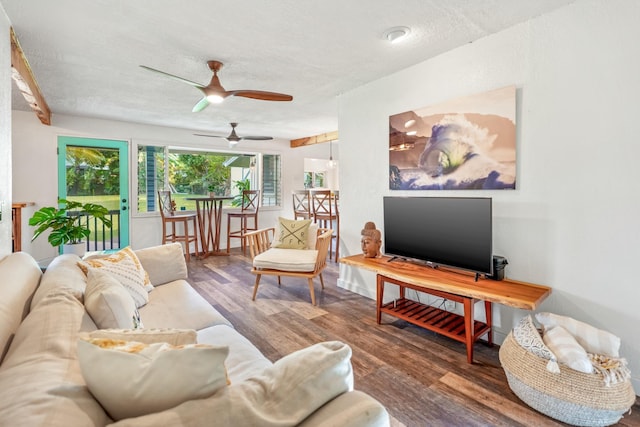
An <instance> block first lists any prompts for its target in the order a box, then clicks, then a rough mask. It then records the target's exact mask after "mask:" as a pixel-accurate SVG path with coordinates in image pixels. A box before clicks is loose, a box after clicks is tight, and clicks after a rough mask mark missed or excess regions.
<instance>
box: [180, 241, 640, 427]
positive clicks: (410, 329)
mask: <svg viewBox="0 0 640 427" xmlns="http://www.w3.org/2000/svg"><path fill="white" fill-rule="evenodd" d="M188 265H189V279H190V282H191V283H192V284H193V286H194V287H195V289H196V290H197V291H198V292H199V293H200V294H201V295H203V296H204V297H205V298H206V299H207V300H208V301H209V302H210V303H211V304H212V305H213V306H214V307H215V308H216V309H217V310H218V311H220V312H221V313H222V314H223V315H224V316H225V317H227V319H229V321H230V322H231V323H232V324H233V325H234V326H235V328H236V329H237V330H238V331H239V332H240V333H242V334H243V335H244V336H246V337H247V338H248V339H249V340H250V341H251V342H253V343H254V344H255V345H256V346H257V347H258V348H259V349H260V350H261V351H262V353H263V354H264V355H265V356H266V357H267V358H268V359H270V360H272V361H275V360H277V359H279V358H281V357H282V356H284V355H287V354H289V353H291V352H293V351H296V350H299V349H301V348H304V347H306V346H309V345H311V344H314V343H317V342H320V341H331V340H339V341H343V342H345V343H347V344H349V345H350V346H351V348H352V350H353V356H352V365H353V370H354V375H355V388H356V389H358V390H362V391H364V392H366V393H368V394H370V395H371V396H373V397H374V398H376V399H378V400H379V401H380V402H381V403H382V404H383V405H384V406H385V407H386V408H387V410H388V411H389V413H390V414H391V416H392V425H396V426H403V425H404V426H408V427H412V426H560V425H564V424H562V423H559V422H557V421H555V420H553V419H551V418H548V417H546V416H544V415H542V414H540V413H538V412H536V411H534V410H532V409H531V408H529V407H528V406H527V405H526V404H524V403H523V402H522V401H520V400H519V399H518V398H517V397H516V396H515V395H514V394H513V393H512V392H511V390H510V389H509V386H508V385H507V381H506V378H505V375H504V371H503V370H502V368H501V366H500V362H499V361H498V346H494V347H489V346H487V345H485V344H482V343H477V344H476V345H475V347H474V363H473V364H471V365H470V364H468V363H467V361H466V350H465V347H464V344H462V343H459V342H457V341H453V340H451V339H448V338H445V337H442V336H440V335H437V334H435V333H432V332H430V331H427V330H424V329H421V328H418V327H415V326H413V325H410V324H407V323H406V322H404V321H400V320H397V319H395V318H393V317H390V316H387V315H385V314H383V318H382V325H378V324H376V321H375V302H374V301H373V300H371V299H368V298H366V297H363V296H361V295H358V294H355V293H352V292H349V291H346V290H344V289H341V288H338V287H337V285H336V282H337V278H338V265H337V264H336V263H334V262H332V261H329V262H328V263H327V268H326V269H325V273H324V274H323V276H324V280H325V289H324V290H322V289H321V288H320V283H319V280H316V281H315V283H316V299H317V303H318V305H317V306H315V307H314V306H312V305H311V303H310V297H309V288H308V285H307V281H306V280H301V279H294V278H287V277H283V278H282V286H281V287H280V288H279V287H278V285H277V281H276V280H277V279H276V278H275V277H263V278H262V280H261V283H260V288H259V289H258V296H257V299H256V301H255V302H254V301H251V295H252V292H253V285H254V280H255V276H253V275H252V274H251V273H250V272H249V270H250V266H251V261H250V259H249V258H248V257H245V256H243V255H242V253H241V251H232V254H231V256H228V257H225V256H220V257H209V258H207V259H205V260H196V259H195V257H192V258H191V261H190V262H189V264H188ZM619 425H620V426H640V406H639V405H638V403H636V405H634V407H633V411H632V413H631V414H630V415H626V416H625V417H624V418H623V420H622V421H621V422H620V423H619Z"/></svg>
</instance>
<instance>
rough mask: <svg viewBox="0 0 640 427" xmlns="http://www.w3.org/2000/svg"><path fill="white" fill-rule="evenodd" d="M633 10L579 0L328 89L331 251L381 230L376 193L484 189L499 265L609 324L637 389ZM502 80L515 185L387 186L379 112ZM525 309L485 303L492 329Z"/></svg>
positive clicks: (624, 2) (366, 286) (547, 307)
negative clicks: (334, 174) (367, 226)
mask: <svg viewBox="0 0 640 427" xmlns="http://www.w3.org/2000/svg"><path fill="white" fill-rule="evenodd" d="M639 16H640V2H638V1H636V0H615V1H605V0H593V1H591V0H588V1H587V0H585V1H579V2H576V3H573V4H572V5H569V6H567V7H564V8H562V9H559V10H557V11H556V12H554V13H552V14H549V15H545V16H543V17H540V18H538V19H535V20H532V21H529V22H527V23H524V24H521V25H518V26H516V27H513V28H511V29H508V30H506V31H503V32H501V33H499V34H496V35H493V36H490V37H486V38H484V39H481V40H479V41H477V42H474V43H471V44H467V45H465V46H463V47H461V48H459V49H456V50H453V51H451V52H448V53H445V54H443V55H440V56H439V57H437V58H434V59H432V60H429V61H426V62H423V63H420V64H418V65H416V66H414V67H411V68H409V69H406V70H403V71H402V72H399V73H397V74H394V75H391V76H388V77H386V78H383V79H380V80H378V81H375V82H373V83H371V84H367V85H365V86H362V87H360V88H357V89H355V90H353V91H350V92H348V93H346V94H344V95H343V96H341V99H340V102H339V104H340V121H339V124H340V126H339V129H340V163H341V167H340V181H341V182H342V183H343V185H342V187H341V195H340V200H341V215H342V218H341V226H342V230H341V233H340V234H341V237H342V240H343V242H342V245H343V248H342V251H341V255H344V256H347V255H351V254H357V253H360V230H361V229H362V226H363V225H364V223H365V222H366V221H374V222H375V223H376V224H377V225H378V227H379V228H382V226H383V220H382V196H383V195H413V196H417V195H443V196H444V195H450V196H491V197H492V198H493V201H494V204H493V212H494V251H495V253H496V254H500V255H503V256H505V257H507V259H508V261H509V265H508V266H507V269H506V273H507V275H508V276H509V277H510V278H513V279H518V280H523V281H528V282H533V283H539V284H545V285H548V286H551V287H552V288H553V293H552V295H551V296H550V297H549V298H548V299H547V301H545V302H544V303H543V304H542V306H541V307H540V310H539V311H552V312H556V313H559V314H564V315H569V316H573V317H575V318H577V319H580V320H582V321H585V322H588V323H590V324H592V325H595V326H597V327H600V328H603V329H606V330H609V331H611V332H613V333H615V334H617V335H619V336H620V337H621V338H622V348H621V353H622V354H623V355H624V356H625V357H626V358H627V359H628V360H629V364H630V368H631V370H632V375H633V378H634V386H635V389H636V392H637V391H638V390H640V335H638V333H637V327H638V325H640V310H638V304H639V301H640V280H639V279H638V277H639V274H640V273H639V272H638V269H637V265H638V264H637V263H638V258H639V255H640V249H639V243H640V168H639V167H638V161H639V159H640V139H639V138H638V136H637V135H638V132H637V130H636V129H635V128H634V125H633V123H637V121H638V116H639V115H640V107H639V106H638V100H639V99H640V80H639V76H640V55H638V48H637V40H640V26H638V23H637V18H638V17H639ZM381 60H383V59H382V58H381ZM513 84H515V85H516V86H517V88H518V90H517V155H518V160H517V162H518V163H517V167H518V175H517V190H515V191H457V192H455V191H443V192H426V191H420V192H400V191H394V192H391V191H389V190H388V188H389V186H388V165H389V163H388V151H387V150H388V148H387V147H388V120H389V116H390V115H392V114H396V113H400V112H403V111H407V110H411V109H414V108H420V107H424V106H429V105H434V104H437V103H440V102H443V101H446V100H450V99H454V98H457V97H460V96H464V95H471V94H476V93H482V92H484V91H488V90H491V89H496V88H500V87H504V86H508V85H513ZM362 177H367V180H366V182H363V181H362ZM339 284H340V285H341V286H344V287H346V288H348V289H353V290H357V291H358V292H360V293H363V294H367V295H369V296H371V297H374V296H375V277H374V275H373V274H371V273H367V272H364V271H360V270H358V269H355V268H350V267H345V266H342V268H341V279H340V282H339ZM525 314H526V312H525V311H522V310H513V309H508V308H505V307H503V306H500V305H496V307H495V316H494V322H495V326H496V330H497V332H498V333H497V334H496V335H497V336H498V339H499V340H501V339H503V337H504V335H505V334H506V333H508V331H509V330H510V329H511V328H512V327H513V326H514V324H515V322H516V321H517V320H519V319H520V318H521V317H522V316H523V315H525ZM371 315H372V316H373V315H374V313H372V314H371Z"/></svg>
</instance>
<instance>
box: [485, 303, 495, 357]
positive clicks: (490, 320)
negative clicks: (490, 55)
mask: <svg viewBox="0 0 640 427" xmlns="http://www.w3.org/2000/svg"><path fill="white" fill-rule="evenodd" d="M484 312H485V313H486V322H487V326H488V327H489V332H487V341H488V342H489V346H490V347H493V326H492V325H493V309H492V304H491V301H485V302H484Z"/></svg>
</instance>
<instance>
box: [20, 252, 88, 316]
mask: <svg viewBox="0 0 640 427" xmlns="http://www.w3.org/2000/svg"><path fill="white" fill-rule="evenodd" d="M78 261H80V257H79V256H78V255H75V254H62V255H59V256H57V257H55V258H54V259H53V261H51V263H50V264H49V266H48V267H47V270H46V271H45V272H44V275H43V276H42V279H40V285H39V286H38V289H37V290H36V293H35V294H34V295H33V299H32V300H31V310H33V308H34V307H35V306H36V305H37V304H38V303H39V302H40V301H41V300H42V299H43V298H44V297H45V296H46V295H47V294H48V293H49V292H58V291H59V290H60V289H61V288H64V289H69V290H70V291H71V292H72V294H73V295H74V296H75V297H76V298H77V299H78V301H82V300H83V296H84V289H85V287H86V285H87V276H86V275H85V274H84V273H83V272H82V270H80V269H79V268H78Z"/></svg>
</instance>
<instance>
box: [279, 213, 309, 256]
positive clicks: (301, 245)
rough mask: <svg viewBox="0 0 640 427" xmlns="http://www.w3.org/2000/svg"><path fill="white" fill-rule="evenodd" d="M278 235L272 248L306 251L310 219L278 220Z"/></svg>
mask: <svg viewBox="0 0 640 427" xmlns="http://www.w3.org/2000/svg"><path fill="white" fill-rule="evenodd" d="M278 222H279V227H278V228H279V235H277V236H276V239H277V242H276V243H275V244H274V245H273V247H274V248H281V249H306V248H307V240H308V233H309V226H310V225H311V220H310V219H304V220H299V221H296V220H293V219H287V218H282V217H280V218H278Z"/></svg>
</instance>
